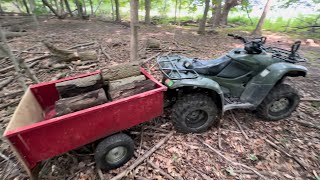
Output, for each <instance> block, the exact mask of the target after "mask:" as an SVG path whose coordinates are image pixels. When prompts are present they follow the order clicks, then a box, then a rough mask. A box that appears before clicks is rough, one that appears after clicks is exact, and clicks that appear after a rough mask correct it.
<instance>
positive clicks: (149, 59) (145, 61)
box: [141, 52, 161, 66]
mask: <svg viewBox="0 0 320 180" xmlns="http://www.w3.org/2000/svg"><path fill="white" fill-rule="evenodd" d="M160 54H161V52H159V53H157V54H155V55H153V56H151V57H149V58H147V59H146V60H143V61H142V62H141V66H142V65H143V64H145V63H147V62H149V61H151V60H152V59H154V58H156V57H157V56H159V55H160Z"/></svg>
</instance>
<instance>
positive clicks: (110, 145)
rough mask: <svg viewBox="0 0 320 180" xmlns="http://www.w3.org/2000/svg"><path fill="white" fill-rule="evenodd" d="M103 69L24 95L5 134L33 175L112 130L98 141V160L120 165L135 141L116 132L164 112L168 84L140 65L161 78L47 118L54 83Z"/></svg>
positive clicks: (106, 164) (32, 89)
mask: <svg viewBox="0 0 320 180" xmlns="http://www.w3.org/2000/svg"><path fill="white" fill-rule="evenodd" d="M98 73H100V71H96V72H93V73H90V74H84V75H80V76H76V77H70V78H65V79H61V80H57V81H52V82H46V83H41V84H36V85H32V86H30V87H29V89H28V90H27V91H26V93H25V94H24V95H23V97H22V99H21V101H20V103H19V105H18V107H17V109H16V110H15V112H14V115H13V117H12V119H11V120H10V122H9V124H8V126H7V128H6V131H5V133H4V137H6V138H7V139H8V141H9V142H10V144H11V146H12V148H13V149H14V151H15V153H16V155H17V157H18V158H19V159H20V160H21V162H22V164H23V165H24V167H25V168H26V170H27V171H28V173H29V175H30V176H31V177H32V176H34V175H35V174H36V169H37V168H36V167H37V166H38V165H39V164H40V162H41V161H43V160H45V159H48V158H51V157H54V156H56V155H59V154H62V153H65V152H67V151H70V150H73V149H75V148H78V147H81V146H83V145H85V144H88V143H91V142H94V141H96V140H98V139H101V138H104V137H107V136H109V137H107V138H106V139H105V140H102V141H101V142H100V144H99V145H98V146H97V149H96V156H95V160H96V162H97V165H98V166H101V167H102V168H105V169H112V168H116V167H119V166H121V165H122V164H124V163H125V162H127V161H128V160H129V159H130V158H131V156H132V153H133V142H132V139H131V138H129V137H128V136H126V135H125V134H116V133H117V132H119V131H122V130H125V129H128V128H131V127H133V126H135V125H138V124H140V123H143V122H145V121H148V120H151V119H153V118H154V117H157V116H160V115H161V114H162V113H163V98H164V91H166V89H167V88H166V87H165V86H164V85H162V84H161V83H159V82H158V81H157V80H156V79H154V78H153V77H152V76H151V75H150V74H148V73H147V72H146V71H145V70H144V69H142V68H141V73H142V74H144V75H145V76H146V78H148V79H151V80H152V81H154V82H155V83H156V86H155V88H154V89H153V90H150V91H147V92H144V93H140V94H137V95H134V96H130V97H127V98H123V99H119V100H116V101H112V102H109V103H105V104H102V105H98V106H95V107H91V108H88V109H84V110H81V111H77V112H73V113H70V114H66V115H63V116H60V117H55V118H51V119H47V120H44V117H45V116H46V112H47V109H48V108H50V107H52V106H53V105H54V103H55V101H57V100H58V99H59V94H58V92H57V90H56V87H55V83H58V82H62V81H68V80H72V79H76V78H81V77H86V76H90V75H95V74H98ZM110 135H111V136H110ZM122 156H124V157H122ZM110 157H111V159H110ZM108 158H109V159H108ZM109 160H110V161H109Z"/></svg>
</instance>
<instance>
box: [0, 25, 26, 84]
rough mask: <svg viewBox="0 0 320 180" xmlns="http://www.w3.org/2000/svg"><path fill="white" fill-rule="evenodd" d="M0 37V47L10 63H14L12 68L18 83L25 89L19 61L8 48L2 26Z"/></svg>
mask: <svg viewBox="0 0 320 180" xmlns="http://www.w3.org/2000/svg"><path fill="white" fill-rule="evenodd" d="M0 38H1V41H2V43H1V44H0V48H1V49H2V50H3V51H4V52H6V53H7V54H8V56H9V59H10V60H11V61H12V64H13V65H14V69H15V71H16V76H17V80H18V82H19V83H20V85H21V87H22V88H23V90H26V89H27V84H26V82H25V79H24V77H23V76H22V70H21V68H20V66H19V63H18V61H17V59H16V58H15V56H14V55H13V53H12V51H11V50H10V47H9V46H8V43H7V38H6V36H5V34H4V32H3V31H2V27H0Z"/></svg>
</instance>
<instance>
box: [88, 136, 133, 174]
mask: <svg viewBox="0 0 320 180" xmlns="http://www.w3.org/2000/svg"><path fill="white" fill-rule="evenodd" d="M133 153H134V142H133V140H132V139H131V138H130V137H129V136H128V135H126V134H123V133H120V134H114V135H112V136H109V137H107V138H105V139H104V140H102V141H101V142H100V143H99V144H98V146H97V148H96V151H95V154H94V159H95V162H96V164H97V166H98V167H99V168H100V169H103V170H111V169H115V168H118V167H120V166H122V165H124V164H125V163H126V162H128V161H129V160H130V159H131V157H132V156H133Z"/></svg>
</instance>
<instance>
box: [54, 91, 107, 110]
mask: <svg viewBox="0 0 320 180" xmlns="http://www.w3.org/2000/svg"><path fill="white" fill-rule="evenodd" d="M106 102H108V99H107V96H106V94H105V92H104V90H103V89H98V90H95V91H91V92H88V93H84V94H80V95H78V96H74V97H69V98H62V99H60V100H58V101H57V102H56V104H55V109H56V116H61V115H64V114H69V113H71V112H75V111H79V110H82V109H86V108H90V107H93V106H97V105H100V104H103V103H106Z"/></svg>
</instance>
